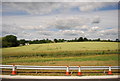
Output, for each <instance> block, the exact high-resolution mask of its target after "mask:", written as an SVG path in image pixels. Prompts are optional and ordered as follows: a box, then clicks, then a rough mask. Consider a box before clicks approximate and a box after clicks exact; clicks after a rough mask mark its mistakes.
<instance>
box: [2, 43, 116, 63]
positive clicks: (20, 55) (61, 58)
mask: <svg viewBox="0 0 120 81" xmlns="http://www.w3.org/2000/svg"><path fill="white" fill-rule="evenodd" d="M117 50H118V43H117V42H65V43H49V44H31V45H28V46H19V47H10V48H3V49H2V51H3V62H2V63H3V64H21V65H117V64H118V51H117Z"/></svg>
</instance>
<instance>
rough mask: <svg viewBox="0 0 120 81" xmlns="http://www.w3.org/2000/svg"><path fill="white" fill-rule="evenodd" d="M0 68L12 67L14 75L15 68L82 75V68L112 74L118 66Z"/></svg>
mask: <svg viewBox="0 0 120 81" xmlns="http://www.w3.org/2000/svg"><path fill="white" fill-rule="evenodd" d="M0 68H1V69H12V73H11V74H12V75H16V74H17V72H16V70H17V69H31V70H66V75H70V70H78V76H81V75H82V70H108V75H112V70H114V69H116V70H118V69H120V66H26V65H0Z"/></svg>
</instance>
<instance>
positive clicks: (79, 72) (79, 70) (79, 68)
mask: <svg viewBox="0 0 120 81" xmlns="http://www.w3.org/2000/svg"><path fill="white" fill-rule="evenodd" d="M81 75H82V72H81V67H80V66H78V76H81Z"/></svg>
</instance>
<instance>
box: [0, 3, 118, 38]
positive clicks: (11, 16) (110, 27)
mask: <svg viewBox="0 0 120 81" xmlns="http://www.w3.org/2000/svg"><path fill="white" fill-rule="evenodd" d="M2 21H3V22H2V34H0V36H6V35H9V34H12V35H16V36H17V37H18V39H30V40H35V39H46V38H48V39H54V38H57V39H59V38H60V39H61V38H64V39H73V38H78V37H81V36H82V37H87V38H91V39H96V38H101V39H116V38H118V3H117V2H3V4H2Z"/></svg>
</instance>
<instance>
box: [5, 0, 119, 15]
mask: <svg viewBox="0 0 120 81" xmlns="http://www.w3.org/2000/svg"><path fill="white" fill-rule="evenodd" d="M116 4H117V3H110V2H108V3H107V2H106V3H105V2H83V3H81V2H72V3H71V2H67V3H66V2H29V3H26V2H20V3H17V2H16V3H15V2H11V3H3V11H4V12H5V11H6V9H7V10H8V8H9V10H12V11H14V10H20V11H24V12H27V13H29V14H48V13H52V12H55V11H60V12H61V13H64V12H66V11H68V13H69V11H70V10H71V8H76V7H78V8H79V10H80V11H93V10H98V9H99V8H103V7H105V6H109V5H116ZM4 6H6V7H4ZM10 8H11V9H10Z"/></svg>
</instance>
